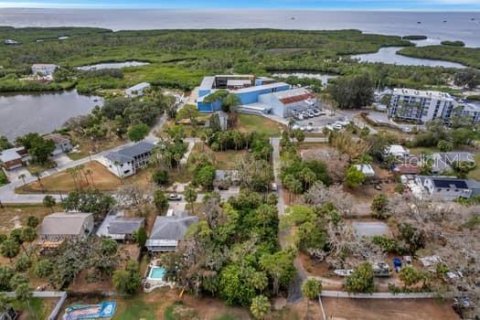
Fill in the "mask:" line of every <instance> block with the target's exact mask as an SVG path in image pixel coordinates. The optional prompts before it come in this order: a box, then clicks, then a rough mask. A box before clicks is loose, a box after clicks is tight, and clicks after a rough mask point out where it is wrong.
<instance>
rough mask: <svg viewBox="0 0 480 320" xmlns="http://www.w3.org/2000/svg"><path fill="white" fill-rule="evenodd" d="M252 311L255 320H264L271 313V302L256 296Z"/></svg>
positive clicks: (251, 306)
mask: <svg viewBox="0 0 480 320" xmlns="http://www.w3.org/2000/svg"><path fill="white" fill-rule="evenodd" d="M250 311H251V312H252V315H253V317H254V318H255V319H264V318H265V317H266V315H267V314H268V313H269V312H270V301H268V298H267V297H265V296H263V295H260V296H256V297H255V298H253V299H252V304H251V305H250Z"/></svg>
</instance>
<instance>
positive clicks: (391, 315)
mask: <svg viewBox="0 0 480 320" xmlns="http://www.w3.org/2000/svg"><path fill="white" fill-rule="evenodd" d="M322 302H323V306H324V308H325V313H326V315H327V318H328V319H335V320H340V319H341V320H350V319H352V320H353V319H355V320H357V319H362V320H391V319H395V320H411V319H415V320H431V319H435V320H456V319H459V317H458V315H457V314H456V313H455V312H454V311H453V309H452V308H451V303H450V302H449V301H437V300H435V299H348V298H322Z"/></svg>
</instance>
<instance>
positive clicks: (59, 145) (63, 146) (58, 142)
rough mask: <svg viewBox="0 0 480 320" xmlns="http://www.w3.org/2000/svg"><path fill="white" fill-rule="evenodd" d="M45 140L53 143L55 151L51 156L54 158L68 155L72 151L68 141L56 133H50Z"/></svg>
mask: <svg viewBox="0 0 480 320" xmlns="http://www.w3.org/2000/svg"><path fill="white" fill-rule="evenodd" d="M44 138H45V139H46V140H52V141H53V142H54V143H55V150H53V152H52V155H53V156H56V155H59V154H62V153H68V152H70V151H72V149H73V146H72V143H71V142H70V139H69V138H67V137H65V136H62V135H61V134H58V133H51V134H47V135H45V136H44Z"/></svg>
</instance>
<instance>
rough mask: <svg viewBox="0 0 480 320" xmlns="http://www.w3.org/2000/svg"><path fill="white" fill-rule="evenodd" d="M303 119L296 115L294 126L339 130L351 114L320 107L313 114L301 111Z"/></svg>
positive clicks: (308, 129) (311, 129) (349, 119)
mask: <svg viewBox="0 0 480 320" xmlns="http://www.w3.org/2000/svg"><path fill="white" fill-rule="evenodd" d="M301 118H303V119H299V117H298V116H297V117H296V119H295V118H293V119H294V120H295V125H296V126H297V127H296V128H298V129H305V130H307V131H316V132H319V131H322V130H323V128H324V127H327V126H329V127H331V128H332V129H338V130H340V129H341V128H342V127H344V126H346V125H347V124H348V123H349V122H350V121H351V120H352V119H353V116H351V117H350V115H348V114H345V113H343V112H338V111H337V112H334V111H332V110H329V109H322V110H321V111H320V112H317V113H316V115H315V114H311V113H310V114H308V115H306V114H305V113H302V117H301Z"/></svg>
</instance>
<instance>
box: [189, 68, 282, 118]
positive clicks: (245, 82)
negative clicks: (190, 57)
mask: <svg viewBox="0 0 480 320" xmlns="http://www.w3.org/2000/svg"><path fill="white" fill-rule="evenodd" d="M222 89H223V90H228V91H229V92H231V93H234V94H235V95H236V96H237V97H238V99H239V101H240V104H241V105H242V107H243V108H245V107H246V106H248V105H249V104H254V103H258V102H259V97H260V96H261V95H264V94H269V93H274V92H279V91H286V90H289V89H290V85H289V84H287V83H284V82H274V80H272V79H269V78H256V77H255V76H253V75H217V76H210V77H205V78H204V79H203V81H202V83H201V85H200V88H199V90H198V99H197V107H198V110H199V111H200V112H215V111H219V110H220V109H221V107H222V105H221V101H214V102H205V101H204V100H205V98H206V97H208V96H209V95H210V94H212V93H214V92H215V91H217V90H222Z"/></svg>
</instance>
